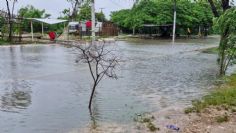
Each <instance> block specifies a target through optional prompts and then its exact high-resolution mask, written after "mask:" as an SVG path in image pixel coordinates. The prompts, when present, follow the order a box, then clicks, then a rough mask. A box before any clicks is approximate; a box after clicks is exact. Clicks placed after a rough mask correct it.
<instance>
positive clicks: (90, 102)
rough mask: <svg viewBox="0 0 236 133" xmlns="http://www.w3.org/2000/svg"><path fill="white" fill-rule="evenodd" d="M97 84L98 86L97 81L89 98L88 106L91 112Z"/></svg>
mask: <svg viewBox="0 0 236 133" xmlns="http://www.w3.org/2000/svg"><path fill="white" fill-rule="evenodd" d="M96 86H97V83H96V82H95V83H94V85H93V88H92V93H91V95H90V99H89V107H88V108H89V111H90V112H91V106H92V101H93V96H94V92H95V89H96Z"/></svg>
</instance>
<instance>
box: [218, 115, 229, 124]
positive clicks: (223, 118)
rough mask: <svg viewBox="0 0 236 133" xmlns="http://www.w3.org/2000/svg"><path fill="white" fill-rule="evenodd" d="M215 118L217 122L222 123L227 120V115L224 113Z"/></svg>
mask: <svg viewBox="0 0 236 133" xmlns="http://www.w3.org/2000/svg"><path fill="white" fill-rule="evenodd" d="M215 119H216V121H217V122H218V123H223V122H227V121H229V116H228V115H226V114H225V115H223V116H217V117H216V118H215Z"/></svg>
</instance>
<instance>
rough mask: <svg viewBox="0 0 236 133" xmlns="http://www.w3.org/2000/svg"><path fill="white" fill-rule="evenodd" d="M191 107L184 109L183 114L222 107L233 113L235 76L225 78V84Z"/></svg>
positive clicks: (235, 98) (235, 104) (235, 105)
mask: <svg viewBox="0 0 236 133" xmlns="http://www.w3.org/2000/svg"><path fill="white" fill-rule="evenodd" d="M192 105H193V106H192V107H189V108H187V109H185V113H191V112H200V111H202V110H203V109H205V108H207V107H210V106H224V107H225V108H226V109H230V110H232V111H233V112H235V111H236V110H235V109H236V74H234V75H231V76H229V77H226V78H225V83H224V84H223V85H222V86H221V87H219V88H218V89H217V90H216V91H214V92H212V93H211V94H209V95H206V96H204V97H203V98H202V99H201V100H195V101H193V102H192Z"/></svg>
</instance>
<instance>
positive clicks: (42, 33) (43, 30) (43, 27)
mask: <svg viewBox="0 0 236 133" xmlns="http://www.w3.org/2000/svg"><path fill="white" fill-rule="evenodd" d="M42 36H44V27H43V23H42Z"/></svg>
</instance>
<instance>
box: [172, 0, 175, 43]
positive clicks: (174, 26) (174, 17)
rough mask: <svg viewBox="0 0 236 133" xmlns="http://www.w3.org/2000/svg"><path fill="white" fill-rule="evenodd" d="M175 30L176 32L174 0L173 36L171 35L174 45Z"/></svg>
mask: <svg viewBox="0 0 236 133" xmlns="http://www.w3.org/2000/svg"><path fill="white" fill-rule="evenodd" d="M175 30H176V0H174V22H173V35H172V43H173V44H175Z"/></svg>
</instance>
